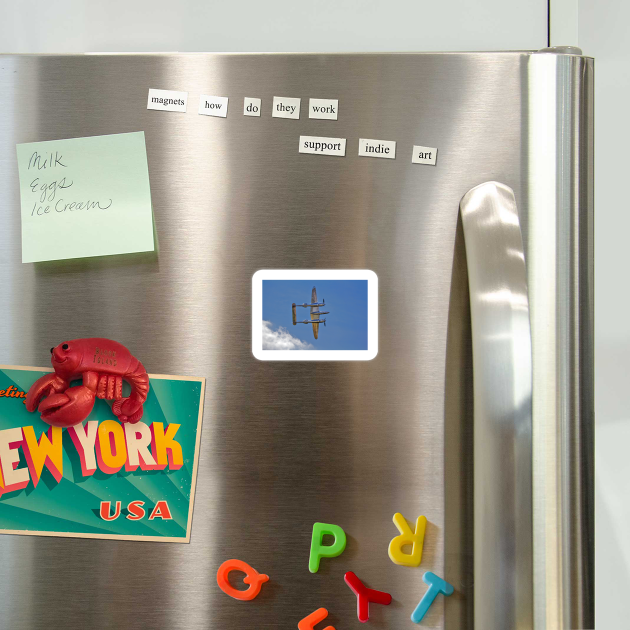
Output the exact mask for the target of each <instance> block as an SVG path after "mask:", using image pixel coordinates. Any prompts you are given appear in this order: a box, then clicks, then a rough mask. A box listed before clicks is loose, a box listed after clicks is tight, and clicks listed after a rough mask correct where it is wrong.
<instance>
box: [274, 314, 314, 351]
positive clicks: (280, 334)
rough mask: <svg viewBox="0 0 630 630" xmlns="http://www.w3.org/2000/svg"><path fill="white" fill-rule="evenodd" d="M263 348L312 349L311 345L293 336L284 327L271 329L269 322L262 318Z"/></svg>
mask: <svg viewBox="0 0 630 630" xmlns="http://www.w3.org/2000/svg"><path fill="white" fill-rule="evenodd" d="M262 325H263V333H262V345H263V350H312V349H313V346H312V345H311V344H310V343H308V342H306V341H302V340H301V339H297V338H296V337H294V336H293V335H292V334H291V333H290V332H289V331H288V330H287V329H286V328H283V327H282V326H280V327H279V328H278V330H272V329H271V322H266V321H265V320H263V323H262Z"/></svg>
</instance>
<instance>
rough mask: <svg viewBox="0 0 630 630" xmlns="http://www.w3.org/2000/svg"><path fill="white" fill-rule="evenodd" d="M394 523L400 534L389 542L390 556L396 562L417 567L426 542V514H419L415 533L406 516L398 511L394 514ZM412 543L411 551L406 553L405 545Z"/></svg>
mask: <svg viewBox="0 0 630 630" xmlns="http://www.w3.org/2000/svg"><path fill="white" fill-rule="evenodd" d="M394 525H396V527H397V528H398V531H399V532H400V536H396V538H394V539H393V540H392V541H391V542H390V543H389V549H388V553H389V557H390V559H391V561H392V562H393V563H394V564H402V565H405V566H407V567H417V566H418V565H419V564H420V562H421V561H422V546H423V544H424V532H425V530H426V528H427V519H426V517H425V516H419V517H418V520H417V521H416V531H415V533H414V532H412V531H411V528H410V527H409V525H408V524H407V521H406V520H405V517H404V516H403V515H402V514H400V513H399V512H396V514H394ZM405 545H412V547H411V553H404V552H403V547H404V546H405Z"/></svg>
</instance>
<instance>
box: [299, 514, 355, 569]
mask: <svg viewBox="0 0 630 630" xmlns="http://www.w3.org/2000/svg"><path fill="white" fill-rule="evenodd" d="M326 535H328V536H333V537H334V539H335V540H334V542H333V544H332V545H324V544H322V541H323V540H324V536H326ZM345 548H346V532H344V531H343V529H341V527H339V525H328V524H327V523H315V524H314V525H313V537H312V538H311V555H310V557H309V559H308V570H309V571H310V572H311V573H317V571H319V561H320V560H321V559H322V558H336V557H337V556H340V555H341V554H342V553H343V552H344V549H345Z"/></svg>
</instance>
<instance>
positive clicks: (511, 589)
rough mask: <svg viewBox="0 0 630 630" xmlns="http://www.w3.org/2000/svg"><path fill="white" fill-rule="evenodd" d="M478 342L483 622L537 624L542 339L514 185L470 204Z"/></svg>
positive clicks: (485, 190)
mask: <svg viewBox="0 0 630 630" xmlns="http://www.w3.org/2000/svg"><path fill="white" fill-rule="evenodd" d="M460 212H461V216H462V225H463V229H464V241H465V247H466V261H467V265H468V283H469V288H470V311H471V322H472V346H473V380H474V384H473V391H474V447H473V448H474V483H473V488H474V519H473V521H474V619H475V624H474V627H475V628H479V629H480V630H510V629H512V628H531V627H532V624H533V577H532V576H533V573H532V566H533V555H532V536H533V532H532V344H531V330H530V321H529V301H528V297H527V276H526V270H525V255H524V250H523V238H522V235H521V228H520V222H519V215H518V210H517V208H516V200H515V198H514V192H513V191H512V189H511V188H509V187H508V186H505V185H504V184H501V183H499V182H486V183H483V184H480V185H479V186H476V187H475V188H472V189H471V190H469V191H468V192H467V193H466V195H464V197H463V198H462V200H461V202H460Z"/></svg>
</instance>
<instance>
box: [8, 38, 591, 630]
mask: <svg viewBox="0 0 630 630" xmlns="http://www.w3.org/2000/svg"><path fill="white" fill-rule="evenodd" d="M154 89H158V90H175V91H182V92H187V94H188V97H187V98H188V105H187V111H186V112H185V113H183V112H174V111H156V110H154V109H149V108H148V107H147V97H148V94H149V90H154ZM204 95H218V96H221V97H225V98H227V99H228V100H227V101H226V103H228V105H227V107H228V112H227V116H226V117H216V116H204V115H199V114H198V110H197V107H198V104H199V102H200V99H202V98H205V97H204ZM274 97H276V99H277V98H278V97H282V98H287V99H300V102H301V111H300V113H299V118H293V119H290V118H286V117H285V118H280V117H278V116H277V115H274V112H275V113H276V114H277V112H278V111H279V110H278V109H277V103H278V101H277V100H276V101H274ZM245 99H260V102H259V107H260V112H259V113H260V115H259V116H253V115H244V114H245V113H246V105H247V103H251V102H252V101H246V100H245ZM310 99H332V100H335V101H336V104H335V106H334V107H335V108H336V110H335V115H336V118H335V119H330V118H328V119H321V118H320V119H318V118H311V117H310V112H311V111H312V103H311V102H310ZM254 102H255V103H258V101H254ZM291 102H293V101H291ZM274 108H275V109H274ZM137 131H143V132H144V136H145V141H146V152H147V159H148V170H149V179H150V187H151V201H152V206H153V223H154V234H155V240H156V247H155V251H153V252H146V253H140V254H122V255H117V256H99V257H87V258H79V259H68V260H58V261H48V262H37V263H30V264H25V263H22V262H21V222H20V188H19V182H18V170H17V162H16V145H17V144H20V143H26V142H38V141H44V140H57V139H62V138H80V137H90V136H101V135H107V134H120V133H127V132H137ZM305 138H315V139H317V138H319V139H322V138H323V139H324V140H325V141H326V142H328V143H329V144H330V145H331V146H330V147H329V148H330V149H331V151H335V150H336V151H337V154H331V155H328V154H325V153H324V152H323V151H321V150H320V151H319V154H317V153H316V154H308V153H303V152H302V151H301V150H300V149H301V148H302V147H303V146H304V142H306V141H307V140H305ZM366 139H367V140H369V141H370V142H371V143H372V144H371V145H370V142H367V143H364V141H365V140H366ZM375 139H376V140H375ZM338 140H339V147H333V146H332V145H333V144H336V143H337V141H338ZM341 140H343V141H344V144H345V154H344V155H340V154H339V152H340V151H341ZM391 143H395V145H394V144H391ZM368 145H370V146H372V149H373V151H372V152H373V153H374V152H375V151H376V150H375V149H374V147H376V146H381V147H390V148H393V147H394V146H395V149H394V150H395V157H394V158H393V159H392V156H391V154H390V155H387V156H383V155H380V156H379V155H378V154H377V157H374V155H369V153H368V154H366V147H367V146H368ZM381 150H382V151H384V150H385V149H384V148H382V149H381ZM361 153H363V154H361ZM429 153H431V155H430V156H429ZM383 157H386V159H382V158H383ZM0 225H1V227H0V292H1V295H2V299H0V364H4V365H19V366H46V365H49V361H50V354H49V348H50V347H51V346H54V345H55V344H57V343H59V342H60V341H61V340H63V339H76V338H84V337H86V338H87V337H105V338H109V339H114V340H116V341H118V342H120V343H122V344H124V345H125V346H126V347H128V348H129V349H130V350H131V351H132V352H133V354H134V355H135V356H137V357H139V358H140V360H141V361H142V363H143V364H144V366H145V367H146V370H147V372H149V373H150V374H177V375H184V376H201V377H205V379H206V395H205V405H204V409H203V429H202V434H201V442H200V450H199V458H198V470H197V480H196V489H195V496H194V512H193V518H192V525H191V537H190V542H189V543H187V544H174V543H160V542H144V541H127V540H99V539H84V538H80V537H79V538H63V537H56V536H28V535H26V536H21V535H1V536H0V558H1V559H2V560H1V562H0V602H1V607H0V628H11V629H12V630H17V629H27V628H28V629H30V628H47V629H50V628H72V629H75V628H76V629H79V628H81V629H83V628H95V629H96V628H98V629H105V628H152V629H158V628H160V629H161V628H164V629H166V628H168V629H169V630H173V629H175V628H181V629H184V628H186V629H188V628H199V629H201V628H204V629H213V630H227V629H234V630H240V629H243V628H248V627H255V628H258V629H259V630H263V629H272V628H295V627H297V625H298V623H300V622H301V620H303V619H304V618H306V617H307V616H308V615H309V614H310V613H312V612H313V611H316V610H318V609H320V608H322V607H323V608H325V609H326V610H327V611H328V613H329V615H328V617H327V618H326V619H325V620H323V621H322V622H321V623H320V624H319V625H317V626H315V627H316V628H326V627H328V626H333V627H334V628H337V630H343V629H347V628H358V627H360V621H359V620H358V618H357V598H356V597H355V595H354V594H353V592H352V591H351V589H350V588H348V586H347V585H346V584H345V583H344V575H345V574H346V572H349V571H352V572H353V573H355V574H356V576H358V578H359V579H360V580H362V582H363V583H364V584H366V585H367V586H369V587H370V588H373V589H377V590H382V591H385V592H387V593H389V594H391V596H392V603H391V604H390V605H388V606H384V605H379V604H372V605H371V606H370V611H369V614H370V618H369V624H370V625H371V627H374V628H397V629H400V628H407V627H408V628H413V627H416V624H414V622H413V621H412V620H411V619H410V615H411V613H412V612H413V611H414V609H415V608H416V606H417V605H418V603H419V602H420V600H421V599H422V598H423V596H424V595H425V593H426V591H427V588H428V586H427V583H426V582H425V581H423V576H425V574H426V572H431V573H433V574H435V575H436V576H439V577H440V578H442V579H444V580H446V581H447V582H448V583H449V584H450V585H452V587H453V593H452V595H450V596H448V597H447V596H445V595H444V594H439V595H438V596H437V597H436V598H435V601H434V602H433V603H432V604H431V606H430V608H429V610H428V612H427V613H426V615H425V617H424V618H423V619H422V621H421V623H420V627H425V628H436V629H437V628H440V629H442V628H443V629H448V630H450V629H460V628H462V629H469V628H470V629H472V628H476V629H483V630H507V629H510V628H514V629H516V628H518V629H524V628H536V629H542V628H554V629H555V628H590V627H592V626H593V624H594V621H593V619H594V613H593V606H594V604H593V563H594V542H593V521H594V517H593V60H592V59H591V58H589V57H586V56H584V55H582V53H581V51H580V50H578V49H571V48H557V49H545V50H541V51H507V52H485V53H418V54H176V53H173V54H170V53H169V54H86V55H3V56H2V57H1V59H0ZM278 270H280V271H283V270H284V271H291V272H292V271H296V270H306V271H307V272H308V273H306V274H305V276H304V277H305V278H307V279H309V278H310V279H312V280H313V284H314V285H316V284H317V283H318V282H319V280H320V278H323V277H324V276H325V275H326V273H328V272H334V271H335V270H337V271H338V270H350V271H362V272H366V273H367V272H370V273H371V274H373V275H371V276H370V277H373V278H377V285H371V286H372V287H374V286H377V289H376V291H377V293H376V295H377V307H376V308H370V309H368V314H367V317H368V319H369V321H370V322H371V323H372V325H374V324H376V326H377V328H376V333H377V337H376V340H377V347H376V346H373V347H372V350H373V352H372V355H374V356H370V357H369V358H368V357H367V355H366V356H365V357H360V358H364V359H366V360H355V358H346V359H344V358H341V359H339V358H330V359H329V358H326V360H319V361H313V360H302V358H300V359H298V360H284V358H282V360H280V359H279V360H274V358H273V356H272V357H271V360H261V356H260V355H259V353H257V352H256V351H255V348H254V347H253V343H254V340H255V337H256V334H257V333H256V330H257V329H258V328H259V327H260V326H262V321H261V319H262V318H261V317H260V311H259V310H258V308H257V307H256V304H255V283H256V281H255V274H256V273H257V272H260V271H265V272H272V273H275V272H278ZM315 297H317V299H321V298H322V294H321V289H319V293H318V296H315V295H312V296H311V295H310V293H309V294H308V295H305V294H300V295H295V298H294V299H293V300H292V301H293V302H298V304H301V303H303V302H304V303H308V300H309V298H310V299H313V298H315ZM317 299H316V300H315V302H312V303H317ZM323 299H324V300H325V299H326V294H325V293H323ZM326 306H327V307H328V306H330V314H329V315H326V318H327V319H328V322H327V324H326V327H322V326H321V325H320V326H319V338H320V339H322V338H324V337H325V335H328V334H330V332H331V331H333V330H334V326H335V315H336V314H335V310H336V308H337V309H339V305H338V304H332V303H331V302H328V303H326ZM371 306H373V305H371ZM335 307H336V308H335ZM308 310H309V309H308V308H306V309H304V310H303V311H302V310H301V309H300V312H299V314H300V315H301V314H302V313H306V317H307V319H308V317H309V314H308ZM310 310H311V311H312V308H311V309H310ZM326 310H327V311H328V310H329V309H328V308H326ZM337 312H339V311H337ZM311 319H312V318H311ZM277 324H278V325H280V326H283V327H285V330H286V331H288V333H289V334H290V335H293V334H294V331H297V330H298V328H299V329H300V330H310V329H311V325H309V324H308V323H307V325H306V326H304V327H303V328H302V327H299V326H293V325H292V323H291V304H289V303H287V305H286V321H285V320H282V321H279V322H277ZM313 328H315V326H313ZM311 344H312V345H314V344H315V340H311ZM374 350H377V352H374ZM312 352H313V353H316V352H317V350H316V349H315V350H313V351H312ZM268 354H269V353H268V352H267V353H266V354H265V356H264V357H262V358H264V359H269V358H270V357H269V356H268ZM300 356H301V355H300ZM2 510H3V500H2V498H1V497H0V517H1V512H2ZM397 513H400V514H402V515H403V516H404V517H405V518H406V519H407V521H408V522H409V523H411V524H412V525H413V524H414V523H415V522H416V519H417V518H418V517H419V516H421V515H423V516H425V517H426V519H427V524H426V531H425V536H424V546H423V553H422V561H421V563H420V566H416V567H406V566H399V565H397V564H395V563H394V562H392V561H391V560H390V558H389V557H388V545H389V543H390V541H391V540H392V539H393V538H394V537H395V536H396V535H397V534H398V533H399V532H398V530H397V529H396V527H395V525H394V523H393V522H392V518H393V516H394V514H397ZM318 522H319V523H327V524H336V525H338V526H339V527H341V528H343V531H344V532H345V533H346V536H347V544H346V549H345V551H344V552H343V554H341V555H340V556H339V557H336V558H334V559H333V558H330V559H327V558H325V559H323V560H322V562H321V567H320V570H319V571H318V572H317V573H311V572H310V571H309V566H308V565H309V550H310V546H311V537H312V532H313V524H314V523H318ZM233 558H238V559H240V560H243V561H245V562H248V563H249V564H250V565H251V566H252V567H254V568H256V569H257V570H258V571H259V572H260V573H264V574H266V575H268V576H269V581H268V582H267V583H265V584H264V585H263V587H262V590H261V592H260V595H259V596H258V597H256V598H255V599H253V600H252V601H249V602H243V601H237V600H236V599H233V598H231V597H229V596H228V595H226V594H225V593H224V592H223V591H222V590H221V589H220V588H219V586H218V584H217V571H218V569H219V567H220V566H221V564H222V563H223V562H224V561H225V560H228V559H233ZM232 577H234V574H232ZM241 577H242V575H241ZM230 579H232V578H230ZM233 583H234V584H237V583H238V579H235V580H233ZM237 588H238V587H237ZM241 588H242V587H241Z"/></svg>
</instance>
